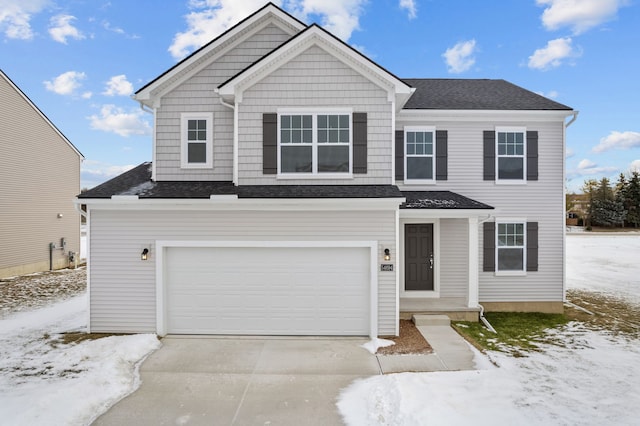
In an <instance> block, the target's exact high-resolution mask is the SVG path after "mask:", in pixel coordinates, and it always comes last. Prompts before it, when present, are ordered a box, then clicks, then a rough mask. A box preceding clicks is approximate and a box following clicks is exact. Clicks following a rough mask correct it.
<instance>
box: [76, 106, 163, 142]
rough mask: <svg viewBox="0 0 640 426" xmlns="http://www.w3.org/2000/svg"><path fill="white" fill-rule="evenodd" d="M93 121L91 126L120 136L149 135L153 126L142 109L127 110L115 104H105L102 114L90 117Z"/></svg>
mask: <svg viewBox="0 0 640 426" xmlns="http://www.w3.org/2000/svg"><path fill="white" fill-rule="evenodd" d="M88 118H89V120H90V121H91V128H92V129H95V130H102V131H104V132H112V133H115V134H117V135H120V136H124V137H128V136H130V135H148V134H151V126H150V125H149V122H148V121H147V120H145V119H144V112H143V111H142V110H140V109H132V110H130V111H129V112H126V111H125V110H124V109H122V108H118V107H116V106H115V105H111V104H108V105H103V106H102V108H101V109H100V115H96V114H94V115H92V116H90V117H88Z"/></svg>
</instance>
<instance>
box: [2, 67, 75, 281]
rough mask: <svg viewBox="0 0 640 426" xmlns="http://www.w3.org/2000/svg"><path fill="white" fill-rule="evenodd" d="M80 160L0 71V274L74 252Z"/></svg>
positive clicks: (55, 265)
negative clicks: (75, 200)
mask: <svg viewBox="0 0 640 426" xmlns="http://www.w3.org/2000/svg"><path fill="white" fill-rule="evenodd" d="M82 159H83V157H82V154H81V153H80V152H79V151H78V150H77V149H76V148H75V147H74V146H73V144H72V143H71V142H70V141H69V140H68V139H67V138H66V137H65V136H64V135H63V134H62V133H61V132H60V131H59V130H58V129H57V128H56V126H54V125H53V123H51V121H49V119H48V118H47V117H46V116H45V115H44V114H43V113H42V111H40V110H39V109H38V107H36V106H35V105H34V103H33V102H31V100H30V99H29V98H28V97H27V96H26V95H25V94H24V93H23V92H22V91H21V90H20V89H19V88H18V87H17V86H16V85H15V84H14V83H13V82H12V81H11V80H10V79H9V77H7V76H6V75H5V74H4V72H2V71H1V70H0V278H3V277H9V276H14V275H22V274H27V273H31V272H39V271H48V270H50V269H59V268H64V267H67V266H69V252H79V251H80V215H79V214H78V212H77V211H76V209H75V208H74V203H73V200H74V197H75V195H76V194H77V193H78V191H79V190H80V163H81V161H82Z"/></svg>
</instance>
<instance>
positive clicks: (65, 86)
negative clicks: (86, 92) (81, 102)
mask: <svg viewBox="0 0 640 426" xmlns="http://www.w3.org/2000/svg"><path fill="white" fill-rule="evenodd" d="M85 78H87V76H86V74H85V73H83V72H78V71H67V72H65V73H62V74H60V75H59V76H57V77H55V78H54V79H53V80H51V81H45V82H44V87H45V88H46V89H47V90H49V91H50V92H54V93H57V94H58V95H73V94H75V91H76V89H78V88H79V87H80V86H81V85H82V83H80V81H81V80H84V79H85ZM83 97H84V96H83Z"/></svg>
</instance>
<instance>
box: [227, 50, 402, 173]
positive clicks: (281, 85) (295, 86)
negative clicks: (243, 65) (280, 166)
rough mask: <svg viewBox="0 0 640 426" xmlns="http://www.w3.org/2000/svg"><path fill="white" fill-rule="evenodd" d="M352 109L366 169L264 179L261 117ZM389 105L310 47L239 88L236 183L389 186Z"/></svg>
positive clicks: (367, 82)
mask: <svg viewBox="0 0 640 426" xmlns="http://www.w3.org/2000/svg"><path fill="white" fill-rule="evenodd" d="M297 107H300V108H313V107H318V108H319V109H320V108H324V109H327V108H329V109H330V108H341V107H347V108H352V110H353V112H354V113H357V112H363V113H367V136H368V139H367V157H368V158H367V160H368V161H367V170H366V174H357V173H354V175H353V179H348V180H344V179H320V180H318V179H304V178H301V179H287V180H286V181H279V180H278V179H277V177H276V175H265V174H264V173H263V167H262V159H263V155H262V154H263V152H262V138H263V132H262V117H263V113H276V112H277V110H278V108H297ZM392 114H393V111H392V108H391V103H390V102H389V101H388V100H387V92H386V91H385V90H383V89H382V88H380V87H379V86H377V85H376V84H374V83H372V82H371V81H370V80H368V79H367V78H365V77H364V76H362V75H361V74H359V73H358V72H357V71H355V70H353V69H352V68H351V67H349V66H348V65H346V64H344V63H343V62H341V61H339V60H338V59H336V58H335V57H334V56H332V55H331V54H329V53H328V52H327V51H325V50H324V49H322V48H320V47H318V46H312V47H310V48H309V49H307V50H305V51H304V52H302V53H301V54H299V55H298V56H296V57H294V58H293V59H291V60H290V61H289V62H287V63H286V64H284V65H283V66H281V67H280V68H278V69H276V70H274V71H273V72H272V73H270V74H269V75H268V76H267V77H265V78H264V79H262V80H261V81H259V82H258V83H256V84H254V85H253V86H251V87H249V88H248V89H247V90H245V92H244V94H243V101H242V103H241V104H240V108H239V124H238V127H239V141H240V146H239V152H238V153H239V172H238V179H239V184H240V185H275V184H286V185H298V184H303V185H304V184H307V185H308V184H322V185H336V184H337V185H347V184H354V185H359V184H360V185H363V184H364V185H369V184H384V185H387V184H389V182H391V153H392V145H391V125H392V123H391V119H392Z"/></svg>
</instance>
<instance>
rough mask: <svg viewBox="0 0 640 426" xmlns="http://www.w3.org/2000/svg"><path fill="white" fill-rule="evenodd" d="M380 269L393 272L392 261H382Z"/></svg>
mask: <svg viewBox="0 0 640 426" xmlns="http://www.w3.org/2000/svg"><path fill="white" fill-rule="evenodd" d="M380 270H381V271H383V272H384V271H389V272H393V263H383V264H381V265H380Z"/></svg>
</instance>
